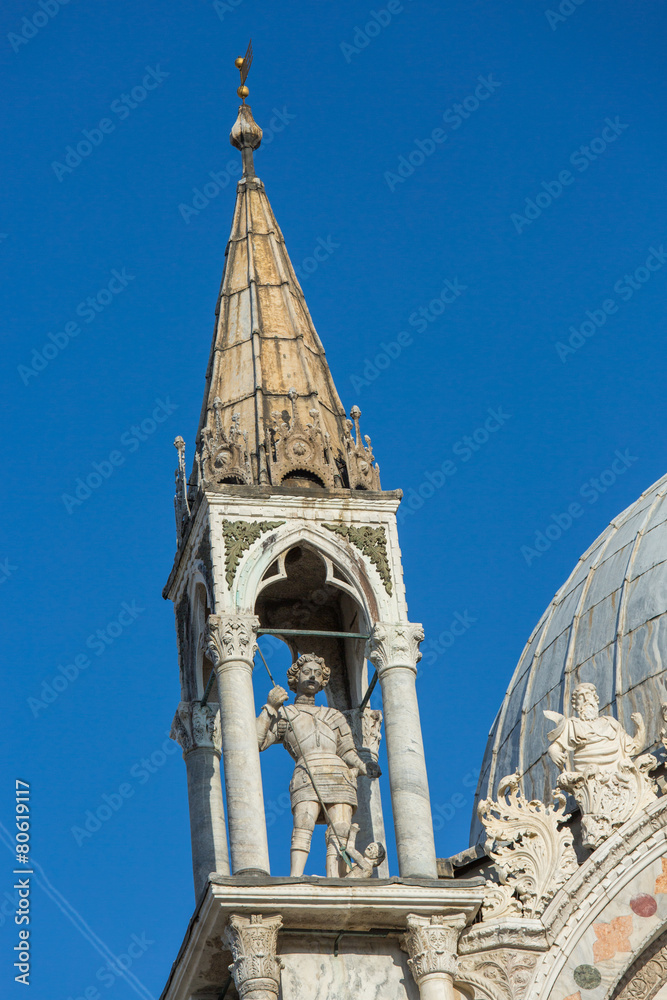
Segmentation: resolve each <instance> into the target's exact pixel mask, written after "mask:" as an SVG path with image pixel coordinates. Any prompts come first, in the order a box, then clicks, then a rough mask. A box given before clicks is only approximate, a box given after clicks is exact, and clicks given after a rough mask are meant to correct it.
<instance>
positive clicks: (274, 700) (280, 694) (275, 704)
mask: <svg viewBox="0 0 667 1000" xmlns="http://www.w3.org/2000/svg"><path fill="white" fill-rule="evenodd" d="M288 698H289V694H288V693H287V691H286V690H285V688H282V687H280V686H276V687H274V688H271V690H270V691H269V696H268V698H267V701H268V703H269V705H270V706H271V708H275V709H278V708H280V706H281V705H282V704H283V703H284V702H286V701H287V700H288Z"/></svg>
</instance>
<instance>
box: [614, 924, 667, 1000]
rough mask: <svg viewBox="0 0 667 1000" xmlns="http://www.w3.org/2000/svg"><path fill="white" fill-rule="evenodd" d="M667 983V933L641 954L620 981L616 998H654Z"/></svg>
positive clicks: (645, 999) (618, 999) (615, 994)
mask: <svg viewBox="0 0 667 1000" xmlns="http://www.w3.org/2000/svg"><path fill="white" fill-rule="evenodd" d="M665 983H667V935H665V934H663V935H661V937H659V938H658V939H657V941H654V942H653V944H651V945H649V947H648V948H647V949H646V950H645V951H644V952H643V954H641V955H640V956H639V958H638V959H637V960H636V962H634V964H633V965H632V966H631V967H630V969H629V970H628V972H627V973H626V974H625V976H624V977H623V979H622V980H621V982H620V983H619V985H618V987H617V990H616V992H615V993H614V1000H653V998H654V997H655V995H656V994H657V993H658V991H659V990H660V988H661V987H662V986H664V985H665Z"/></svg>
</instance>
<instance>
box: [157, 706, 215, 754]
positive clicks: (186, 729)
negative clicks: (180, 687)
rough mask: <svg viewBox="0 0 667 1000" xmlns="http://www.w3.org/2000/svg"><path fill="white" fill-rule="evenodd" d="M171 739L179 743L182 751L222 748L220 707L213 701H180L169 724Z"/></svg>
mask: <svg viewBox="0 0 667 1000" xmlns="http://www.w3.org/2000/svg"><path fill="white" fill-rule="evenodd" d="M169 735H170V736H171V739H172V740H176V742H177V743H179V744H180V746H181V749H182V750H183V753H184V754H185V753H188V752H189V751H190V750H199V749H206V750H214V751H216V752H217V753H218V754H219V753H220V750H221V749H222V735H221V731H220V707H219V705H217V704H216V703H215V702H211V701H209V702H207V703H206V705H202V703H201V702H200V701H181V702H180V703H179V705H178V708H177V709H176V715H175V716H174V721H173V722H172V724H171V733H170V734H169Z"/></svg>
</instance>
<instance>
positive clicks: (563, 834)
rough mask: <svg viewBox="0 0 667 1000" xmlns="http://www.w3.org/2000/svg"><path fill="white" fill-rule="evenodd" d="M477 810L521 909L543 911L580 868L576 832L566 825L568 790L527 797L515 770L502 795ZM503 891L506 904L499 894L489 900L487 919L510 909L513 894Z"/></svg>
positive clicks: (489, 850) (490, 847) (526, 913)
mask: <svg viewBox="0 0 667 1000" xmlns="http://www.w3.org/2000/svg"><path fill="white" fill-rule="evenodd" d="M477 812H478V815H479V818H480V820H481V821H482V823H483V824H484V827H485V829H486V832H487V841H486V845H485V847H486V851H487V853H488V855H489V857H491V858H492V859H493V861H495V863H496V865H497V867H498V869H499V871H500V872H501V876H502V878H501V881H502V882H503V883H505V884H506V886H508V887H510V889H511V890H512V891H513V892H514V893H515V894H516V896H517V897H518V899H519V900H520V902H521V912H522V915H523V916H525V917H534V916H537V915H539V914H541V913H542V912H543V910H544V909H545V907H546V905H547V903H548V902H549V900H550V899H551V898H552V897H553V896H554V895H555V893H556V891H557V889H559V888H560V886H561V885H563V884H564V883H565V882H566V881H567V880H568V879H569V878H570V876H571V875H573V874H574V873H575V872H576V871H577V869H578V864H577V858H576V855H575V853H574V848H573V846H572V834H571V832H570V830H569V829H568V828H562V824H563V823H564V822H565V820H567V819H568V818H569V817H568V816H567V815H566V814H565V796H564V795H559V794H556V795H555V796H554V805H551V806H547V805H544V803H542V802H539V801H532V802H527V801H526V800H525V799H524V798H523V796H522V795H521V793H520V791H519V776H518V774H512V775H509V776H508V777H506V778H503V779H502V781H501V782H500V784H499V786H498V800H497V801H494V800H493V799H484V800H483V801H482V802H480V803H479V805H478V807H477ZM498 888H501V887H498ZM497 895H498V894H497ZM500 895H503V894H500ZM504 895H505V897H506V906H505V907H504V908H503V907H502V900H501V899H500V898H499V897H498V898H496V899H490V904H489V905H487V904H486V903H485V907H484V911H483V912H484V917H485V919H491V918H492V916H494V917H496V918H497V917H499V916H500V915H507V913H508V909H507V908H508V907H511V903H510V898H509V895H508V894H507V893H504ZM499 906H500V907H501V909H500V910H499Z"/></svg>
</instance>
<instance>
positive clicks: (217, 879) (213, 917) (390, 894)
mask: <svg viewBox="0 0 667 1000" xmlns="http://www.w3.org/2000/svg"><path fill="white" fill-rule="evenodd" d="M483 890H484V887H483V880H482V879H469V880H465V881H464V880H461V881H458V880H457V881H456V882H454V881H450V880H444V879H400V878H392V879H373V880H371V881H369V882H356V883H354V884H352V883H350V881H349V880H347V879H322V878H308V877H304V878H299V879H296V878H273V877H271V876H265V877H251V876H247V877H245V878H243V877H238V876H236V877H225V876H222V875H212V876H211V881H210V883H209V885H208V887H207V889H206V891H205V893H203V894H202V896H201V897H200V900H199V904H198V908H197V911H196V912H195V914H194V916H193V918H192V920H191V921H190V925H189V927H188V930H187V933H186V936H185V940H184V941H183V944H182V946H181V949H180V951H179V954H178V957H177V959H176V962H175V963H174V965H173V967H172V970H171V974H170V976H169V981H168V983H167V985H166V987H165V989H164V991H163V993H162V996H161V1000H189V997H190V992H188V990H190V989H191V986H192V984H193V982H194V979H195V977H196V976H197V975H198V973H199V972H200V971H201V969H202V968H204V967H205V965H206V964H207V963H203V958H202V956H203V955H204V954H205V953H206V954H208V952H207V949H208V948H209V947H210V944H209V943H210V942H211V941H215V940H219V939H220V937H221V936H222V933H223V930H224V927H225V926H226V923H227V921H228V919H229V917H230V915H231V914H232V913H246V914H249V913H262V914H265V915H267V916H268V915H270V914H273V913H276V912H279V913H280V914H281V915H282V916H283V924H284V927H285V929H288V930H291V929H295V928H296V929H299V930H303V931H307V930H309V931H314V932H317V931H320V930H322V931H326V932H328V933H330V931H331V928H332V927H335V928H337V929H339V930H340V931H347V930H366V931H368V930H372V929H375V928H378V929H383V928H384V929H387V930H395V931H396V934H397V935H400V934H403V933H404V932H405V931H406V929H407V918H408V915H409V914H411V913H416V914H419V915H423V916H428V917H430V916H432V915H433V914H439V915H443V916H447V915H450V914H451V915H454V914H461V913H462V914H465V916H466V917H467V919H468V920H469V921H471V920H473V919H474V917H475V915H476V913H477V911H478V910H479V907H480V905H481V902H482V897H483ZM211 985H212V986H213V985H215V984H211ZM207 986H208V984H204V983H201V982H200V981H199V982H198V985H197V989H198V990H200V989H201V990H202V991H203V990H205V989H206V988H207Z"/></svg>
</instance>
